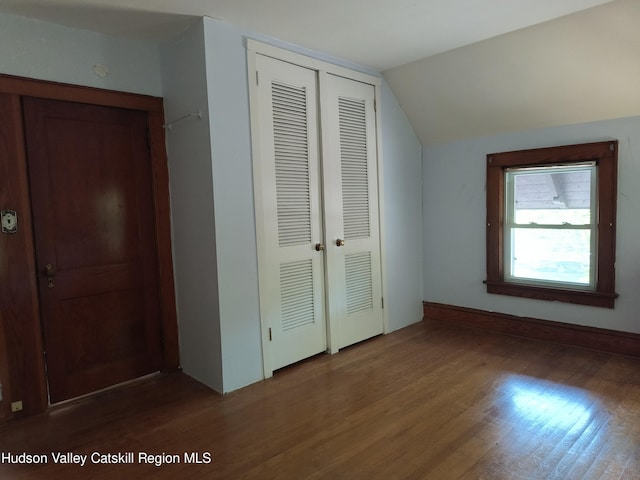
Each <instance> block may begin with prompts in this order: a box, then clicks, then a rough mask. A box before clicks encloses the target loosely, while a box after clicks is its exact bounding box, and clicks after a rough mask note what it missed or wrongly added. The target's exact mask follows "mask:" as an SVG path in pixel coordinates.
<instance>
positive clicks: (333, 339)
mask: <svg viewBox="0 0 640 480" xmlns="http://www.w3.org/2000/svg"><path fill="white" fill-rule="evenodd" d="M246 42H247V73H248V80H249V110H250V117H251V145H252V157H253V179H254V180H253V188H254V202H255V219H256V242H257V250H258V251H257V254H258V291H259V297H260V327H261V340H262V366H263V374H264V378H270V377H272V376H273V368H272V363H271V341H270V338H269V328H270V326H269V325H268V320H267V315H265V313H264V312H266V311H267V309H268V299H267V298H265V295H264V293H263V292H262V289H260V285H266V284H267V282H268V281H269V279H267V278H266V274H265V269H264V268H260V267H261V264H262V261H261V258H267V255H268V252H266V251H265V241H264V224H263V223H264V222H263V220H264V215H263V214H262V213H261V211H262V202H261V201H260V199H261V198H262V184H261V182H260V181H259V179H260V178H262V167H261V165H262V160H261V157H260V148H259V145H260V137H259V129H260V119H259V116H258V88H257V82H258V71H257V66H256V56H257V55H264V56H267V57H271V58H274V59H276V60H281V61H284V62H288V63H292V64H294V65H298V66H300V67H303V68H307V69H310V70H314V71H315V72H316V73H317V75H318V89H319V90H318V91H319V98H322V95H323V93H322V91H323V90H322V87H323V85H324V84H325V83H326V79H327V75H328V74H332V75H337V76H340V77H345V78H348V79H350V80H355V81H358V82H362V83H366V84H368V85H372V86H373V87H374V91H375V106H374V108H375V122H376V147H377V162H376V163H377V175H378V184H377V187H378V222H379V224H378V225H379V231H380V275H381V277H382V278H381V283H382V298H383V299H384V297H385V296H386V292H387V282H386V274H385V273H386V253H385V252H386V243H385V234H384V232H385V224H384V211H383V205H384V188H383V187H384V181H383V180H384V177H383V162H382V130H381V122H380V119H381V115H380V105H381V101H380V89H381V85H382V79H381V78H380V77H377V76H375V75H370V74H367V73H362V72H358V71H356V70H351V69H349V68H346V67H342V66H339V65H335V64H332V63H329V62H325V61H323V60H318V59H315V58H312V57H308V56H306V55H303V54H299V53H295V52H291V51H289V50H285V49H282V48H279V47H275V46H273V45H269V44H266V43H262V42H259V41H257V40H253V39H251V38H248V39H247V40H246ZM318 111H319V112H320V122H319V125H320V130H322V113H321V111H322V102H321V103H320V108H319V110H318ZM320 137H321V138H320V145H321V150H323V146H322V144H323V142H324V139H323V138H322V134H321V136H320ZM325 301H326V299H325ZM325 312H326V316H327V352H328V353H330V354H334V353H337V352H338V334H337V325H335V323H336V322H335V320H333V321H332V318H331V317H330V316H329V310H328V309H327V308H326V306H325ZM382 320H383V333H384V334H386V333H388V332H389V318H388V313H387V309H386V308H384V306H383V309H382Z"/></svg>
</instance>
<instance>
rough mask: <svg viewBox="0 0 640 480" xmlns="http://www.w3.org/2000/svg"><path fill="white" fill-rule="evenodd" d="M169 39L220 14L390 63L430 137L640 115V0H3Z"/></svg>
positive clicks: (89, 25) (383, 65) (286, 37)
mask: <svg viewBox="0 0 640 480" xmlns="http://www.w3.org/2000/svg"><path fill="white" fill-rule="evenodd" d="M2 12H5V13H9V14H14V15H22V16H26V17H32V18H37V19H41V20H44V21H48V22H53V23H58V24H62V25H66V26H70V27H73V28H82V29H88V30H93V31H97V32H102V33H106V34H110V35H117V36H126V37H132V38H138V39H142V40H152V41H163V40H166V39H168V38H169V37H171V36H173V35H175V34H177V33H178V32H179V31H181V30H182V29H184V28H186V27H187V25H189V24H190V23H191V22H193V21H194V20H195V19H196V18H197V17H201V16H210V17H215V18H218V19H221V20H223V21H226V22H229V23H231V24H234V25H237V26H240V27H244V28H247V29H249V30H252V31H255V32H260V33H263V34H266V35H270V36H272V37H275V38H278V39H280V40H283V41H285V42H290V43H292V44H296V45H299V46H302V47H305V48H308V49H311V50H316V51H319V52H323V53H325V54H329V55H332V56H335V57H338V58H342V59H345V60H349V61H352V62H354V63H357V64H361V65H365V66H368V67H372V68H374V69H376V70H379V71H381V72H384V77H385V79H386V80H387V82H388V83H389V85H390V86H391V89H392V90H393V92H394V94H395V96H396V97H397V99H398V101H399V103H400V105H401V107H402V108H403V110H404V111H405V113H406V114H407V117H408V118H409V120H410V122H411V124H412V126H413V128H414V130H415V132H416V134H417V136H418V138H419V140H420V142H421V143H422V144H423V145H430V144H436V143H446V142H451V141H458V140H462V139H466V138H471V137H480V136H487V135H494V134H499V133H505V132H514V131H522V130H527V129H533V128H544V127H551V126H556V125H562V124H574V123H580V122H588V121H593V120H603V119H610V118H620V117H625V116H634V115H640V88H638V85H640V61H638V59H640V28H638V25H640V0H322V1H319V0H180V1H176V0H1V1H0V13H2Z"/></svg>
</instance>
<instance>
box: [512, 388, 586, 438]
mask: <svg viewBox="0 0 640 480" xmlns="http://www.w3.org/2000/svg"><path fill="white" fill-rule="evenodd" d="M505 386H506V387H507V389H508V391H509V392H510V394H511V400H512V402H513V405H514V407H515V410H516V413H517V415H518V416H519V417H520V418H521V419H522V420H524V421H528V422H535V423H536V424H544V425H545V426H546V427H547V428H558V429H563V430H570V429H582V428H584V427H585V426H586V425H587V424H588V422H589V419H590V418H591V411H592V402H591V401H589V398H588V397H587V394H586V392H584V391H582V390H578V389H573V388H570V387H563V388H562V393H559V392H558V388H555V389H553V390H554V391H553V392H550V391H549V389H545V390H540V386H539V384H538V385H537V386H536V387H531V381H530V380H529V379H527V378H526V377H517V376H516V377H511V378H509V380H507V382H506V384H505Z"/></svg>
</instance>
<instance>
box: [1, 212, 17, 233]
mask: <svg viewBox="0 0 640 480" xmlns="http://www.w3.org/2000/svg"><path fill="white" fill-rule="evenodd" d="M0 223H1V224H2V233H8V234H12V233H16V232H17V231H18V215H17V214H16V212H15V211H13V210H3V211H2V212H0Z"/></svg>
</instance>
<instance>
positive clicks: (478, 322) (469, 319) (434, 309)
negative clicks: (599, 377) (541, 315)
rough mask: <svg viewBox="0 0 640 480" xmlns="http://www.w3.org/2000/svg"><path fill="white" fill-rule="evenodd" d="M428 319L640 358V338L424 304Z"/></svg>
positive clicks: (501, 314) (627, 334)
mask: <svg viewBox="0 0 640 480" xmlns="http://www.w3.org/2000/svg"><path fill="white" fill-rule="evenodd" d="M423 310H424V317H425V318H426V319H430V320H438V321H442V322H448V323H452V324H456V325H463V326H467V327H475V328H481V329H483V330H487V331H491V332H497V333H502V334H508V335H517V336H520V337H526V338H530V339H535V340H543V341H547V342H553V343H559V344H562V345H568V346H572V347H579V348H587V349H590V350H596V351H601V352H609V353H616V354H621V355H632V356H635V357H640V335H639V334H635V333H628V332H619V331H616V330H608V329H604V328H593V327H585V326H581V325H572V324H568V323H560V322H552V321H548V320H540V319H534V318H528V317H519V316H515V315H507V314H504V313H496V312H487V311H484V310H478V309H474V308H466V307H458V306H454V305H445V304H441V303H433V302H424V306H423Z"/></svg>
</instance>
